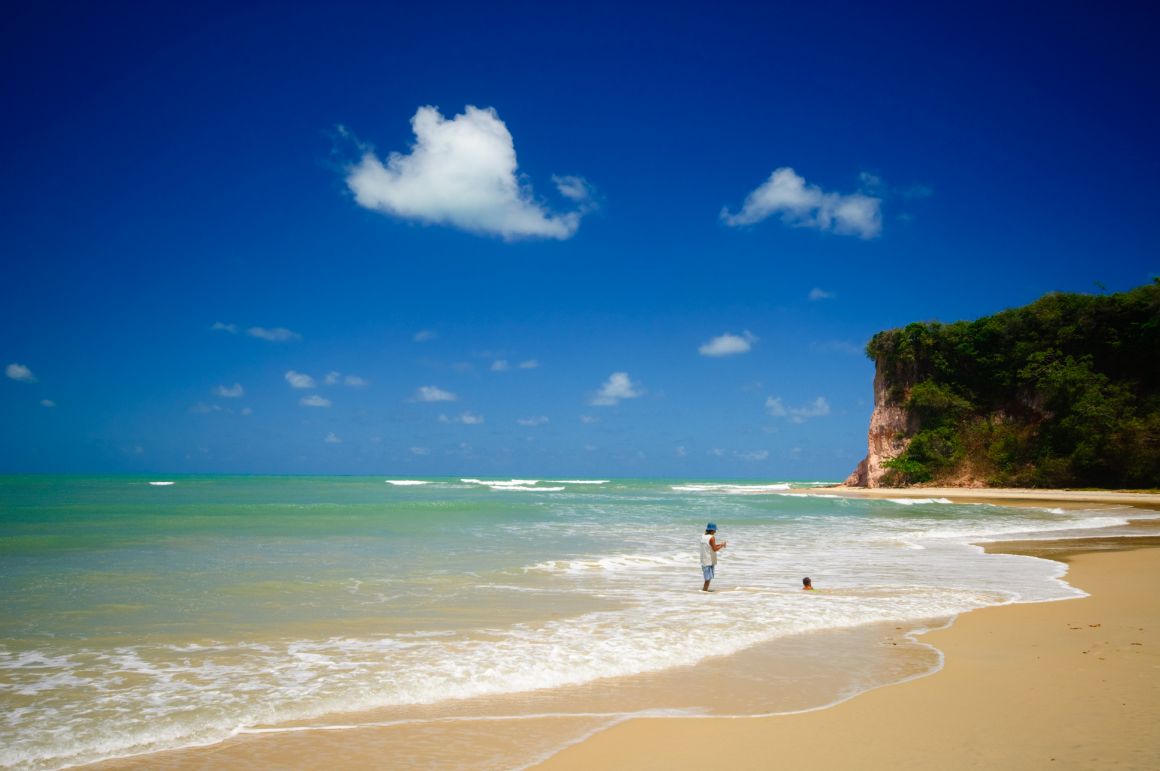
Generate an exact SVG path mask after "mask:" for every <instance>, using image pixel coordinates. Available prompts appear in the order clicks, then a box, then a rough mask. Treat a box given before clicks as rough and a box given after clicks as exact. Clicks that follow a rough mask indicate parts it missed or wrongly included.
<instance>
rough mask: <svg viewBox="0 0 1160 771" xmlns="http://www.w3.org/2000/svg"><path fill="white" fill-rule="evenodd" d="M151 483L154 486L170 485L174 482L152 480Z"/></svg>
mask: <svg viewBox="0 0 1160 771" xmlns="http://www.w3.org/2000/svg"><path fill="white" fill-rule="evenodd" d="M149 484H151V485H153V486H154V487H168V486H169V485H171V484H173V482H150V483H149Z"/></svg>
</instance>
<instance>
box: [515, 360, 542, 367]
mask: <svg viewBox="0 0 1160 771" xmlns="http://www.w3.org/2000/svg"><path fill="white" fill-rule="evenodd" d="M539 366H540V362H538V361H536V360H535V359H528V360H527V361H521V362H520V363H519V368H520V369H536V368H537V367H539Z"/></svg>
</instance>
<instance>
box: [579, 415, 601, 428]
mask: <svg viewBox="0 0 1160 771" xmlns="http://www.w3.org/2000/svg"><path fill="white" fill-rule="evenodd" d="M580 422H581V423H583V424H585V425H588V426H590V425H592V424H593V423H599V422H600V418H595V417H593V416H591V415H581V416H580Z"/></svg>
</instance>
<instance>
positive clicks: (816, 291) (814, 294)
mask: <svg viewBox="0 0 1160 771" xmlns="http://www.w3.org/2000/svg"><path fill="white" fill-rule="evenodd" d="M837 296H838V295H836V294H834V293H833V292H827V291H826V290H825V289H821V288H819V287H816V286H815V287H814V288H813V289H811V290H810V300H813V301H817V300H833V299H834V298H835V297H837Z"/></svg>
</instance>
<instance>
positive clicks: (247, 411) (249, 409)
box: [241, 407, 254, 415]
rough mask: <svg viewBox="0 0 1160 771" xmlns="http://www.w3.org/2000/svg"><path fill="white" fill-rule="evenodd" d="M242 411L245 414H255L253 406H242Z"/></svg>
mask: <svg viewBox="0 0 1160 771" xmlns="http://www.w3.org/2000/svg"><path fill="white" fill-rule="evenodd" d="M241 413H242V414H243V415H253V414H254V408H253V407H242V410H241Z"/></svg>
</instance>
